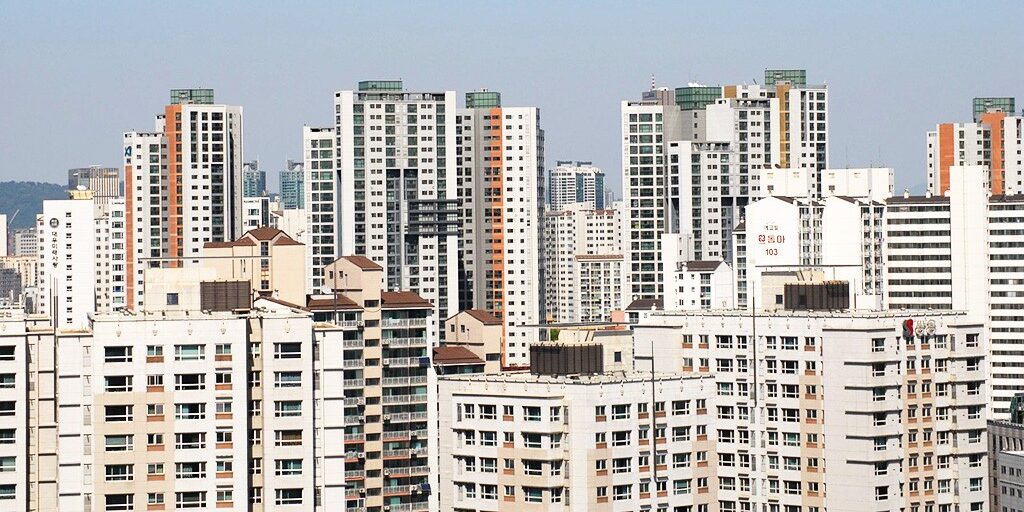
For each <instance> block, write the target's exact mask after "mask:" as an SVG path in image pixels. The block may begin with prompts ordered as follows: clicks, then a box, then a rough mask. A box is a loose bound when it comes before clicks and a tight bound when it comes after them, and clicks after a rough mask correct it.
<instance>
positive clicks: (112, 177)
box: [68, 165, 121, 203]
mask: <svg viewBox="0 0 1024 512" xmlns="http://www.w3.org/2000/svg"><path fill="white" fill-rule="evenodd" d="M79 187H81V189H79ZM68 190H91V191H92V193H93V197H94V198H96V202H97V203H104V202H106V201H107V200H109V199H114V198H118V197H121V170H120V169H118V168H116V167H101V166H99V165H91V166H89V167H79V168H75V169H68Z"/></svg>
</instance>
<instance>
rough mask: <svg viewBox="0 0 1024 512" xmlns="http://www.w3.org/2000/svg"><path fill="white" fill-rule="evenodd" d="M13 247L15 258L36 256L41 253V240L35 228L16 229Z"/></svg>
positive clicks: (13, 235) (12, 234)
mask: <svg viewBox="0 0 1024 512" xmlns="http://www.w3.org/2000/svg"><path fill="white" fill-rule="evenodd" d="M11 247H12V248H13V249H14V252H13V253H12V255H14V256H33V257H34V256H36V253H37V252H38V251H39V239H38V237H37V236H36V229H35V227H31V228H25V229H16V230H14V232H13V233H11Z"/></svg>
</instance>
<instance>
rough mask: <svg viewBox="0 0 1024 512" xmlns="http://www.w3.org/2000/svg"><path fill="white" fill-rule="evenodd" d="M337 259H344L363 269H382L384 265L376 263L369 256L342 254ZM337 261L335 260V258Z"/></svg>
mask: <svg viewBox="0 0 1024 512" xmlns="http://www.w3.org/2000/svg"><path fill="white" fill-rule="evenodd" d="M338 259H339V260H346V261H348V262H349V263H352V264H353V265H355V266H357V267H359V268H361V269H363V270H384V267H382V266H380V265H378V264H376V263H374V262H373V260H371V259H370V258H367V257H366V256H342V257H340V258H338ZM335 261H337V260H335Z"/></svg>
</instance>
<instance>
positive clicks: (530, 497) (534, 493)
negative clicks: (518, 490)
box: [523, 487, 544, 503]
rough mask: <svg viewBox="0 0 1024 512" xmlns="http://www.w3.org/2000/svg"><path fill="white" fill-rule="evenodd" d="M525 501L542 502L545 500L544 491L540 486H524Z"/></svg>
mask: <svg viewBox="0 0 1024 512" xmlns="http://www.w3.org/2000/svg"><path fill="white" fill-rule="evenodd" d="M523 501H525V502H527V503H541V502H542V501H544V494H543V491H542V490H541V489H540V488H538V487H523Z"/></svg>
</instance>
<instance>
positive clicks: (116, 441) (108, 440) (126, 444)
mask: <svg viewBox="0 0 1024 512" xmlns="http://www.w3.org/2000/svg"><path fill="white" fill-rule="evenodd" d="M104 444H105V451H106V452H131V451H132V434H120V435H108V436H105V437H104Z"/></svg>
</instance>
